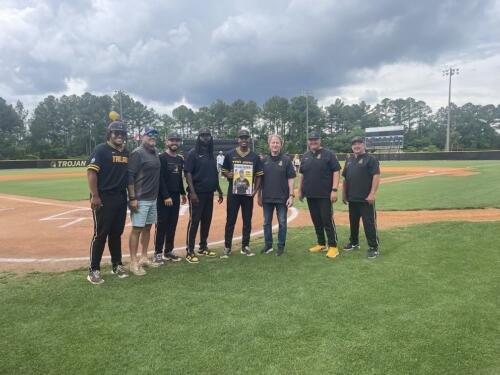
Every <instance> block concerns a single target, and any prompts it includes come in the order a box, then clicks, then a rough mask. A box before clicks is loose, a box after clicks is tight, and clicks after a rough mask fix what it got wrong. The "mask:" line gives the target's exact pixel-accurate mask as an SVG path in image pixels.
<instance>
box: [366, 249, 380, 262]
mask: <svg viewBox="0 0 500 375" xmlns="http://www.w3.org/2000/svg"><path fill="white" fill-rule="evenodd" d="M379 255H380V253H379V252H378V249H374V248H372V247H371V248H370V249H368V259H375V258H376V257H378V256H379Z"/></svg>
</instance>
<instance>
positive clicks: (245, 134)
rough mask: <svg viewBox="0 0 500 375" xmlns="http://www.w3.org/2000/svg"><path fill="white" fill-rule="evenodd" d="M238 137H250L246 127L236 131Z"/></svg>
mask: <svg viewBox="0 0 500 375" xmlns="http://www.w3.org/2000/svg"><path fill="white" fill-rule="evenodd" d="M238 138H250V132H249V131H248V130H246V129H241V130H240V131H239V133H238Z"/></svg>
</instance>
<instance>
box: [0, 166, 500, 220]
mask: <svg viewBox="0 0 500 375" xmlns="http://www.w3.org/2000/svg"><path fill="white" fill-rule="evenodd" d="M382 166H397V167H403V166H413V167H422V166H427V167H429V168H432V167H439V166H441V167H474V168H476V169H477V171H478V172H479V174H477V175H472V176H463V177H459V176H455V177H453V176H432V177H423V178H417V179H413V180H406V181H397V182H391V183H388V184H383V185H381V187H380V189H379V193H378V196H377V207H378V209H379V210H424V209H453V208H484V207H500V193H499V192H498V188H497V187H498V186H500V173H499V172H498V171H499V169H500V161H496V160H493V161H492V160H488V161H471V160H469V161H425V162H422V161H406V162H399V161H398V162H395V161H390V162H382ZM34 171H37V172H38V173H57V172H59V173H65V172H66V173H67V172H70V171H71V172H74V171H82V168H69V169H58V170H56V169H40V170H38V169H37V170H24V171H21V170H17V171H11V173H14V172H16V173H17V174H20V173H35V172H34ZM389 176H393V175H392V174H385V175H383V177H389ZM220 183H221V187H222V189H223V191H224V194H225V193H226V192H227V182H226V180H225V179H221V180H220ZM0 193H7V194H19V195H26V196H32V197H41V198H53V199H60V200H82V199H86V198H87V197H88V188H87V181H86V177H65V178H61V179H38V180H20V181H1V182H0ZM339 197H341V192H339ZM295 206H296V207H298V208H306V207H307V203H306V202H305V201H304V202H300V201H299V200H298V199H296V200H295ZM345 209H346V206H344V205H343V204H342V202H340V201H339V202H337V203H336V204H335V210H338V211H345Z"/></svg>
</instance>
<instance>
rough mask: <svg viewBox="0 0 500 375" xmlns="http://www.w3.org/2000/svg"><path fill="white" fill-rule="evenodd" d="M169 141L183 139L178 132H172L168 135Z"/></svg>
mask: <svg viewBox="0 0 500 375" xmlns="http://www.w3.org/2000/svg"><path fill="white" fill-rule="evenodd" d="M167 139H179V140H181V139H182V137H181V135H180V134H179V133H177V132H171V133H168V135H167Z"/></svg>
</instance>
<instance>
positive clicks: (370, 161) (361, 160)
mask: <svg viewBox="0 0 500 375" xmlns="http://www.w3.org/2000/svg"><path fill="white" fill-rule="evenodd" d="M376 174H380V167H379V162H378V160H377V159H375V157H373V156H372V155H369V154H363V155H359V156H358V157H357V158H356V156H355V155H351V156H349V157H348V158H347V159H346V161H345V166H344V170H343V171H342V176H344V184H345V185H346V186H345V188H346V189H347V200H348V201H349V202H366V197H367V196H368V194H370V190H371V189H372V180H373V176H374V175H376Z"/></svg>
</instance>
